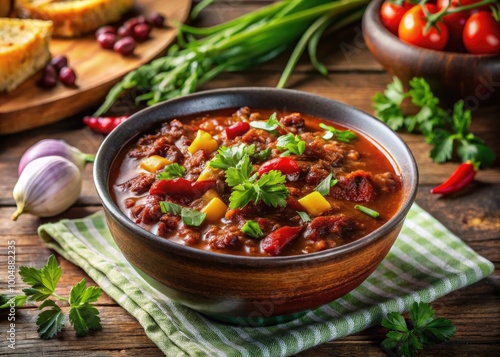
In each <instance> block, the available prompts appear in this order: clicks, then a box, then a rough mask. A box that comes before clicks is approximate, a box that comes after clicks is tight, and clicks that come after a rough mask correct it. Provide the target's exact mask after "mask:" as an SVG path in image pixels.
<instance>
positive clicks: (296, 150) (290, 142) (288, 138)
mask: <svg viewBox="0 0 500 357" xmlns="http://www.w3.org/2000/svg"><path fill="white" fill-rule="evenodd" d="M276 147H277V148H278V149H280V150H285V152H283V153H282V154H281V156H290V155H292V154H293V155H302V154H303V153H304V150H305V149H306V142H305V141H304V140H302V139H301V138H300V136H298V135H293V134H292V133H288V134H286V135H281V136H280V137H279V138H278V141H277V142H276Z"/></svg>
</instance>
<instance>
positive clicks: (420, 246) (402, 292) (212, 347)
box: [39, 205, 493, 357]
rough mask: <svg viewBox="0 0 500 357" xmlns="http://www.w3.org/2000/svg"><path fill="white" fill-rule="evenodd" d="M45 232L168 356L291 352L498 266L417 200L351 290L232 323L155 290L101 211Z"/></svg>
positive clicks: (477, 277) (42, 231) (49, 227)
mask: <svg viewBox="0 0 500 357" xmlns="http://www.w3.org/2000/svg"><path fill="white" fill-rule="evenodd" d="M39 234H40V237H41V238H42V239H43V240H44V241H45V243H46V244H47V246H49V247H50V248H53V249H55V250H56V251H57V252H58V253H59V254H61V255H62V256H64V257H65V258H66V259H68V260H69V261H71V262H73V263H74V264H76V265H78V266H80V267H81V268H82V269H83V270H85V271H86V272H87V274H88V275H89V276H90V277H91V278H92V279H94V280H95V281H96V282H97V284H99V286H100V287H101V288H102V289H103V290H104V291H105V292H106V293H107V294H108V295H109V296H110V297H112V298H113V299H114V300H116V302H117V303H119V304H120V305H121V306H123V308H125V309H126V310H127V311H128V312H130V313H131V314H132V315H133V316H134V317H135V318H137V320H138V321H139V322H140V323H141V325H142V326H143V327H144V330H145V332H146V334H147V335H148V336H149V338H151V340H152V341H154V342H155V343H156V344H157V345H158V347H159V348H160V349H161V350H162V351H163V352H164V353H165V354H166V355H168V356H183V355H189V356H191V355H193V356H207V355H208V356H217V357H219V356H252V357H253V356H288V355H292V354H295V353H297V352H300V351H303V350H305V349H308V348H311V347H313V346H315V345H318V344H321V343H324V342H326V341H330V340H332V339H337V338H341V337H344V336H347V335H349V334H352V333H356V332H358V331H361V330H363V329H365V328H367V327H369V326H371V325H375V324H379V323H380V321H381V319H382V318H383V317H384V316H385V315H386V314H387V313H388V312H391V311H399V312H403V311H407V310H409V308H410V305H411V304H412V303H413V302H414V301H427V302H430V301H433V300H435V299H437V298H439V297H441V296H443V295H445V294H447V293H449V292H451V291H453V290H456V289H459V288H462V287H464V286H467V285H469V284H472V283H475V282H477V281H478V280H481V279H482V278H484V277H486V276H488V275H489V274H491V273H492V272H493V264H492V263H491V262H489V261H488V260H486V259H484V258H483V257H481V256H479V255H478V254H476V253H475V252H474V251H473V250H472V249H470V248H469V247H468V246H467V245H466V244H465V243H464V242H463V241H462V240H460V239H459V238H457V237H456V236H455V235H453V234H452V233H451V232H450V231H448V230H447V229H446V228H445V227H444V226H443V225H441V224H440V223H439V222H438V221H437V220H435V219H434V218H433V217H432V216H430V215H429V214H428V213H427V212H425V211H424V210H422V209H421V208H420V207H418V206H417V205H414V206H413V207H412V209H411V211H410V213H409V214H408V217H407V220H406V222H405V225H404V227H403V230H402V232H401V234H400V236H399V238H398V239H397V241H396V243H395V244H394V246H393V248H392V249H391V251H390V252H389V254H388V255H387V257H386V258H385V260H384V261H383V262H382V264H381V265H380V266H379V267H378V268H377V270H376V271H375V272H374V273H373V274H372V275H371V276H370V277H369V278H368V279H367V280H366V281H365V282H364V283H363V284H361V285H360V286H359V287H358V288H356V289H355V290H353V291H352V292H351V293H349V294H347V295H346V296H344V297H342V298H340V299H338V300H335V301H332V302H331V303H329V304H327V305H324V306H322V307H320V308H318V309H316V310H314V311H310V312H308V313H307V314H305V315H303V316H302V317H301V318H298V319H296V320H294V321H291V322H288V323H284V324H280V325H276V326H270V327H234V326H229V325H224V324H221V323H218V322H214V321H211V320H209V319H207V318H206V317H204V316H203V315H200V314H198V313H197V312H195V311H193V310H191V309H189V308H186V307H184V306H182V305H180V304H177V303H175V302H173V301H171V300H170V299H168V298H167V297H166V296H164V295H162V294H161V293H159V292H158V291H155V290H154V289H152V288H151V287H150V286H149V285H148V284H147V283H146V282H144V280H142V278H140V277H139V276H138V275H137V273H136V272H135V270H134V269H133V268H132V267H131V266H130V265H129V264H128V263H127V261H126V260H125V258H124V257H123V255H122V254H121V253H120V251H119V250H118V248H117V247H116V245H115V244H114V242H113V239H112V238H111V236H110V233H109V231H108V229H107V227H106V223H105V220H104V216H103V213H102V212H99V213H96V214H93V215H91V216H89V217H86V218H83V219H76V220H63V221H60V222H58V223H50V224H45V225H42V226H40V228H39Z"/></svg>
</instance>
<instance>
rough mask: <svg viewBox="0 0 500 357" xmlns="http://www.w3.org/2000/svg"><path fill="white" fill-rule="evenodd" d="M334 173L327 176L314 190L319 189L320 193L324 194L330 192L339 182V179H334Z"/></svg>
mask: <svg viewBox="0 0 500 357" xmlns="http://www.w3.org/2000/svg"><path fill="white" fill-rule="evenodd" d="M332 178H333V174H331V173H330V174H328V176H327V177H325V178H324V179H323V181H321V182H320V183H319V184H318V186H316V187H315V188H314V191H318V192H319V193H321V195H322V196H326V195H328V194H329V193H330V188H331V187H333V186H335V185H336V184H337V182H338V180H337V179H333V180H332Z"/></svg>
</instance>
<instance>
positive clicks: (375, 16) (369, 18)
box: [362, 0, 499, 61]
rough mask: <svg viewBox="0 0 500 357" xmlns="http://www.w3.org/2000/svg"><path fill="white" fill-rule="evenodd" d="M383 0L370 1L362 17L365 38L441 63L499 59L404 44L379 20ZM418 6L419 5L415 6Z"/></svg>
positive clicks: (491, 55) (495, 56) (494, 56)
mask: <svg viewBox="0 0 500 357" xmlns="http://www.w3.org/2000/svg"><path fill="white" fill-rule="evenodd" d="M384 1H385V0H372V1H370V3H369V4H368V6H367V8H366V11H365V13H364V15H363V20H362V28H363V33H364V34H365V35H366V36H370V37H374V36H383V39H380V41H383V42H387V44H386V45H387V46H391V47H392V46H393V45H395V46H404V47H406V48H409V49H411V51H412V52H411V53H410V54H411V55H413V56H415V58H418V57H417V56H419V55H420V54H421V53H423V54H424V55H425V56H428V57H432V59H434V60H436V61H443V56H445V57H448V56H453V57H455V58H461V59H464V60H466V59H485V60H489V59H494V58H497V57H499V55H494V54H478V55H476V54H474V53H464V52H453V51H444V50H433V49H430V48H424V47H418V46H415V45H412V44H410V43H406V42H404V41H402V40H400V39H399V37H398V36H396V35H394V34H393V33H392V32H390V31H389V30H388V29H387V28H386V27H385V26H384V24H383V23H382V20H381V19H380V16H379V14H380V8H381V7H382V3H383V2H384ZM415 5H419V4H415ZM367 26H372V27H374V28H375V29H376V30H377V31H378V32H377V33H371V34H370V33H369V32H368V31H365V29H366V27H367Z"/></svg>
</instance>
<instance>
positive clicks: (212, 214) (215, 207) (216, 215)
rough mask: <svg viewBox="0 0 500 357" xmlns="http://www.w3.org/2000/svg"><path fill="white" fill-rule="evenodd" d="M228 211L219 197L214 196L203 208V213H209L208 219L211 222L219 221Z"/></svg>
mask: <svg viewBox="0 0 500 357" xmlns="http://www.w3.org/2000/svg"><path fill="white" fill-rule="evenodd" d="M216 195H217V193H216ZM226 211H227V206H226V204H225V203H224V202H222V200H221V199H220V198H219V197H214V198H212V199H211V200H210V202H209V203H208V205H206V206H205V208H203V209H202V210H201V212H202V213H206V214H207V221H208V222H210V223H216V222H219V221H220V220H221V219H222V217H224V216H225V215H226Z"/></svg>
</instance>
